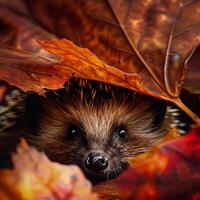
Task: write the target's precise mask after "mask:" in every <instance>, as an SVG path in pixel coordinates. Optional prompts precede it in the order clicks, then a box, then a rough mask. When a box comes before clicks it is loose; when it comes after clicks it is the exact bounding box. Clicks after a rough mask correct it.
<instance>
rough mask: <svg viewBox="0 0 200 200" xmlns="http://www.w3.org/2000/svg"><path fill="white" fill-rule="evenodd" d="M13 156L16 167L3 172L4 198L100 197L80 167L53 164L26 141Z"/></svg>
mask: <svg viewBox="0 0 200 200" xmlns="http://www.w3.org/2000/svg"><path fill="white" fill-rule="evenodd" d="M12 158H13V162H14V166H15V168H14V169H13V170H1V171H0V176H1V179H0V199H1V200H10V199H16V200H27V199H28V200H35V199H37V200H45V199H55V200H74V199H80V200H84V199H85V200H87V199H93V200H97V197H96V195H95V194H92V193H91V185H90V183H89V181H87V180H86V179H85V177H84V175H83V174H82V172H81V170H80V169H79V168H78V167H77V166H73V165H71V166H64V165H61V164H58V163H53V162H51V161H50V160H49V159H48V158H47V157H46V156H45V155H44V154H43V153H39V152H38V151H37V150H36V149H35V148H32V147H29V146H28V145H27V144H26V142H25V141H24V140H23V141H22V142H21V144H20V145H19V146H18V148H17V153H16V154H14V155H13V157H12Z"/></svg>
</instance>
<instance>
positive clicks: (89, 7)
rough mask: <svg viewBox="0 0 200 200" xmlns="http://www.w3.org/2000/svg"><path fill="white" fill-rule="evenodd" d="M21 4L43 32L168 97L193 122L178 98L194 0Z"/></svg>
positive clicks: (194, 36)
mask: <svg viewBox="0 0 200 200" xmlns="http://www.w3.org/2000/svg"><path fill="white" fill-rule="evenodd" d="M25 3H26V5H27V7H28V9H29V11H30V13H31V14H32V16H33V17H34V19H35V20H36V21H37V22H38V23H40V24H41V25H42V26H43V27H45V28H47V29H48V30H49V32H51V33H54V34H56V35H58V36H60V37H65V38H67V39H69V40H72V41H73V42H75V44H76V45H78V46H80V47H86V48H88V49H89V50H91V51H92V52H93V53H95V54H96V55H97V56H98V57H99V58H100V59H101V60H102V61H104V62H105V63H107V64H108V65H110V66H115V67H116V68H118V69H119V70H121V71H123V72H124V74H126V75H127V74H128V75H127V76H129V79H130V77H131V75H132V79H133V80H135V79H137V80H139V84H140V87H138V82H137V84H132V85H131V86H132V87H131V88H134V89H135V90H136V91H139V92H142V93H145V94H149V95H152V96H156V97H158V98H163V99H167V100H170V101H173V102H174V103H175V104H177V105H178V106H179V107H180V108H182V109H183V110H185V111H186V112H188V113H189V114H190V115H191V116H193V119H194V120H196V121H199V120H198V118H197V117H195V116H194V115H193V114H192V113H191V112H190V111H189V110H187V108H186V107H185V106H184V105H183V104H182V103H181V101H180V99H179V98H178V96H179V93H180V89H181V87H182V84H183V80H184V76H185V72H186V65H185V64H184V63H185V61H186V59H187V58H188V57H189V55H190V53H191V51H192V50H193V49H194V48H195V47H197V46H198V44H199V43H200V21H199V18H200V14H199V9H200V2H199V1H198V0H196V1H195V0H193V1H190V0H188V1H186V0H181V1H178V0H175V1H174V0H170V1H167V2H166V1H164V0H159V1H147V0H145V1H123V0H117V1H116V0H115V1H114V0H103V1H98V2H96V1H86V0H81V1H64V0H59V1H48V0H45V1H43V3H42V4H41V3H40V1H39V0H36V1H31V0H26V1H25ZM83 72H84V70H83ZM136 75H137V78H135V76H136ZM107 81H108V80H107ZM115 84H116V83H115Z"/></svg>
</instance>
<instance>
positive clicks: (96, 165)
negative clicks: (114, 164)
mask: <svg viewBox="0 0 200 200" xmlns="http://www.w3.org/2000/svg"><path fill="white" fill-rule="evenodd" d="M85 166H86V168H88V169H90V170H93V171H101V170H104V169H106V168H107V167H108V160H107V159H106V158H105V157H104V156H103V155H102V154H100V153H90V154H89V156H88V157H87V158H86V160H85Z"/></svg>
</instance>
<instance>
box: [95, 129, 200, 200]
mask: <svg viewBox="0 0 200 200" xmlns="http://www.w3.org/2000/svg"><path fill="white" fill-rule="evenodd" d="M199 152H200V127H197V128H194V129H193V130H192V131H190V132H189V133H188V134H187V135H186V136H182V137H179V138H177V139H175V140H172V141H169V142H166V143H164V144H162V145H161V146H159V148H157V150H156V151H155V152H154V153H153V154H152V156H150V157H148V156H147V157H144V158H141V159H140V161H138V162H137V163H136V164H135V165H133V167H131V168H129V169H128V170H127V171H126V172H125V173H123V174H122V176H120V177H119V178H117V179H116V180H111V181H110V182H108V183H103V184H100V185H99V186H98V185H97V186H96V187H94V191H95V192H97V193H99V194H100V196H101V197H102V199H106V198H105V197H110V199H113V200H114V199H120V200H122V199H124V200H146V199H148V200H158V199H162V200H168V199H180V200H181V199H189V200H197V199H199V197H200V196H199V195H200V193H199V191H200V154H199Z"/></svg>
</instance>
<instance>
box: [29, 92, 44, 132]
mask: <svg viewBox="0 0 200 200" xmlns="http://www.w3.org/2000/svg"><path fill="white" fill-rule="evenodd" d="M43 98H44V97H42V96H40V95H38V94H36V93H29V94H27V96H26V98H25V123H26V127H27V128H28V129H30V130H32V131H33V132H36V131H37V128H38V120H39V117H40V115H41V113H42V112H43V110H44V109H43V106H42V100H43Z"/></svg>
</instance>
